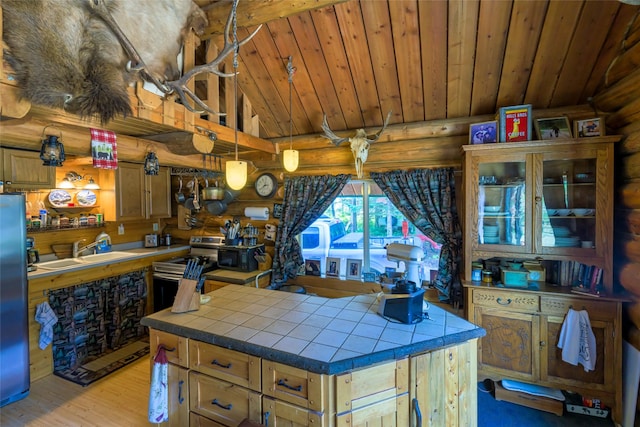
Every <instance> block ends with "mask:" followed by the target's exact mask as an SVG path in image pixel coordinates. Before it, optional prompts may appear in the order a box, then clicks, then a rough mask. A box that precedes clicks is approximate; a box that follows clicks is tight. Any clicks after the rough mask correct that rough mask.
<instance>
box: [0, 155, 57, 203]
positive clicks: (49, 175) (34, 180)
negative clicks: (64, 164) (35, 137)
mask: <svg viewBox="0 0 640 427" xmlns="http://www.w3.org/2000/svg"><path fill="white" fill-rule="evenodd" d="M1 151H2V168H3V171H2V174H1V175H0V179H4V186H5V191H7V192H8V191H17V190H23V189H24V190H34V189H41V188H42V189H44V188H55V186H56V168H55V167H51V166H44V165H43V164H42V160H40V153H38V152H35V151H23V150H11V149H7V148H3V149H1Z"/></svg>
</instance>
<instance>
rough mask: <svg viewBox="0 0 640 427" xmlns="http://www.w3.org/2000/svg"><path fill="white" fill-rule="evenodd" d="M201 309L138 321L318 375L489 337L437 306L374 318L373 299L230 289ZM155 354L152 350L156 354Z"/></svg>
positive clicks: (159, 314)
mask: <svg viewBox="0 0 640 427" xmlns="http://www.w3.org/2000/svg"><path fill="white" fill-rule="evenodd" d="M208 295H210V296H211V300H210V301H209V302H207V303H206V304H203V305H201V306H200V309H199V310H197V311H192V312H187V313H172V312H171V309H170V308H168V309H165V310H163V311H159V312H157V313H154V314H151V315H149V316H146V317H144V318H143V319H142V321H141V323H142V325H144V326H148V327H150V328H153V329H157V330H160V331H164V332H168V333H172V334H176V335H179V336H182V337H186V338H192V339H195V340H198V341H202V342H206V343H210V344H215V345H218V346H221V347H225V348H229V349H232V350H236V351H240V352H242V353H247V354H251V355H254V356H259V357H262V358H265V359H268V360H272V361H276V362H280V363H283V364H286V365H289V366H294V367H297V368H301V369H306V370H308V371H311V372H315V373H318V374H339V373H343V372H347V371H350V370H353V369H358V368H363V367H366V366H370V365H372V364H375V363H379V362H384V361H389V360H395V359H401V358H404V357H407V356H409V355H412V354H419V353H424V352H428V351H430V350H435V349H438V348H442V347H445V346H450V345H455V344H457V343H461V342H465V341H468V340H470V339H473V338H479V337H482V336H484V335H485V330H484V329H482V328H480V327H478V326H476V325H474V324H472V323H469V322H468V321H466V320H464V319H462V318H460V317H458V316H456V315H454V314H452V313H449V312H447V311H445V310H443V309H441V308H439V307H434V306H433V305H432V306H430V308H429V310H428V314H429V319H424V320H423V321H422V322H420V323H417V324H414V325H407V324H402V323H395V322H390V321H387V320H385V319H384V318H383V317H381V316H380V315H378V314H377V313H376V311H377V308H378V302H377V300H376V294H366V295H357V296H353V297H344V298H336V299H331V298H324V297H318V296H312V295H305V294H296V293H288V292H283V291H276V290H268V289H256V288H253V287H246V286H236V285H229V286H225V287H224V288H221V289H218V290H215V291H213V292H210V293H209V294H208ZM151 351H152V352H155V349H152V350H151Z"/></svg>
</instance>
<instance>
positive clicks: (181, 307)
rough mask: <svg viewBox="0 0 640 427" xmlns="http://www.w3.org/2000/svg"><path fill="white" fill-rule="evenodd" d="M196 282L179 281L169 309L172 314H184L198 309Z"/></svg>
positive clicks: (198, 296) (198, 300)
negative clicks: (174, 297)
mask: <svg viewBox="0 0 640 427" xmlns="http://www.w3.org/2000/svg"><path fill="white" fill-rule="evenodd" d="M197 285H198V281H197V280H191V279H180V284H179V285H178V293H177V294H176V299H175V301H174V302H173V306H172V307H171V312H172V313H186V312H187V311H196V310H199V309H200V292H197V291H196V286H197Z"/></svg>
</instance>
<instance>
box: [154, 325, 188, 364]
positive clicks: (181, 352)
mask: <svg viewBox="0 0 640 427" xmlns="http://www.w3.org/2000/svg"><path fill="white" fill-rule="evenodd" d="M187 342H188V340H187V338H183V337H179V336H177V335H173V334H169V333H167V332H162V331H156V330H155V329H149V353H150V355H151V357H152V358H153V357H154V356H155V355H156V352H157V349H158V346H159V345H163V346H164V348H165V349H166V350H167V351H166V354H167V360H168V361H169V363H173V364H174V365H179V366H182V367H185V368H188V367H189V350H188V345H187Z"/></svg>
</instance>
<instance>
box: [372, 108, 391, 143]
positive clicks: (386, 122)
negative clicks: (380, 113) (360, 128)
mask: <svg viewBox="0 0 640 427" xmlns="http://www.w3.org/2000/svg"><path fill="white" fill-rule="evenodd" d="M390 119H391V110H390V111H389V112H388V113H387V118H386V119H385V120H384V124H383V125H382V129H380V130H379V131H378V132H376V133H374V134H373V135H371V136H369V135H367V141H368V142H369V143H370V144H371V143H374V142H376V141H377V140H378V138H380V135H382V132H384V130H385V128H386V127H387V125H388V124H389V120H390Z"/></svg>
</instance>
